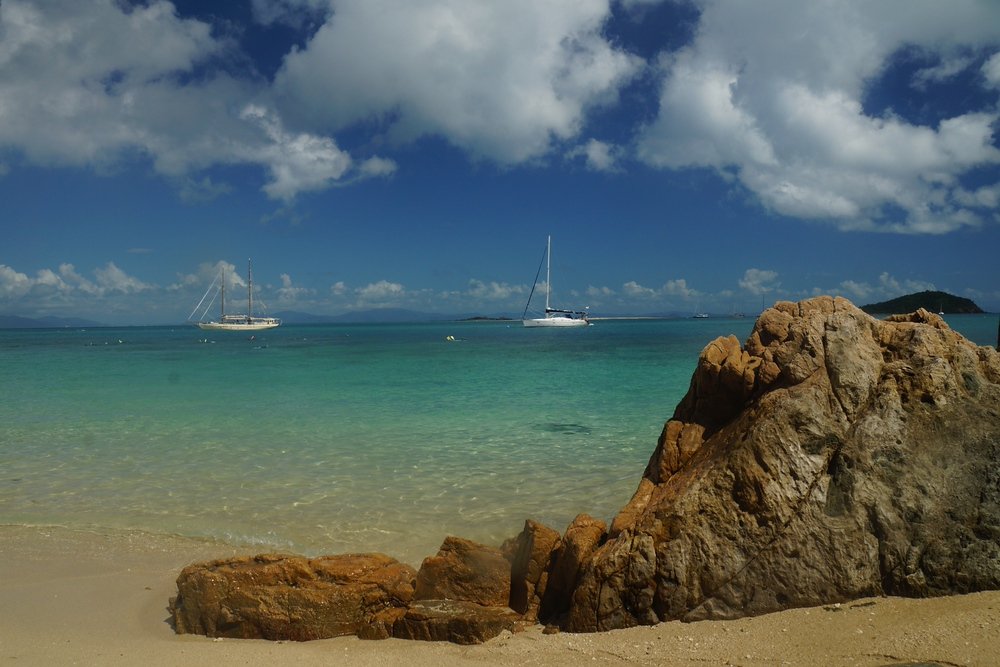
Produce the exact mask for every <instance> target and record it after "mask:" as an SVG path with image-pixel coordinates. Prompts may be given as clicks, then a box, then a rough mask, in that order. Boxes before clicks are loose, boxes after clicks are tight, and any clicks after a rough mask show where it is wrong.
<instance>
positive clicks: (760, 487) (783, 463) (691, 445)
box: [549, 297, 1000, 631]
mask: <svg viewBox="0 0 1000 667" xmlns="http://www.w3.org/2000/svg"><path fill="white" fill-rule="evenodd" d="M553 579H554V575H550V578H549V591H552V590H553ZM996 588H1000V355H998V354H997V352H996V351H995V350H994V349H992V348H988V347H977V346H975V345H973V344H972V343H970V342H969V341H967V340H965V339H964V338H962V337H961V336H960V335H958V334H957V333H955V332H953V331H952V330H950V329H949V328H948V326H947V325H946V324H945V323H944V321H943V320H942V319H941V318H940V317H938V316H937V315H934V314H931V313H928V312H926V311H918V312H917V313H914V314H912V315H908V316H899V317H893V318H890V319H889V320H886V321H878V320H875V319H873V318H872V317H870V316H868V315H866V314H865V313H863V312H862V311H861V310H859V309H858V308H856V307H854V306H853V305H852V304H851V303H850V302H848V301H846V300H844V299H839V298H838V299H834V298H829V297H820V298H816V299H810V300H807V301H803V302H800V303H787V302H782V303H778V304H776V305H775V307H774V308H771V309H769V310H767V311H766V312H765V313H763V314H762V315H761V317H760V319H759V320H758V321H757V323H756V325H755V326H754V329H753V333H752V334H751V336H750V338H749V339H748V340H747V342H746V344H745V345H744V346H742V347H741V346H740V345H739V342H738V341H737V340H736V339H735V338H733V337H729V338H720V339H717V340H716V341H713V342H712V343H710V344H709V345H708V346H707V347H706V348H705V350H704V351H703V352H702V354H701V357H700V358H699V362H698V367H697V370H696V371H695V373H694V376H693V377H692V380H691V385H690V388H689V390H688V392H687V395H686V396H685V397H684V399H683V401H682V402H681V403H680V405H679V406H678V407H677V409H676V411H675V413H674V416H673V419H671V420H670V421H669V422H667V424H666V426H665V427H664V429H663V433H662V435H661V437H660V441H659V443H658V445H657V448H656V450H655V452H654V454H653V456H652V458H651V459H650V462H649V465H648V466H647V468H646V472H645V474H644V476H643V479H642V481H641V482H640V484H639V488H638V489H637V490H636V493H635V495H634V496H633V498H632V500H631V501H630V502H629V504H628V505H627V506H626V507H625V508H624V509H623V510H622V511H621V513H620V514H619V515H618V516H617V517H616V518H615V520H614V522H613V523H612V526H611V529H610V531H609V538H608V539H607V540H606V541H605V542H604V543H603V544H601V545H600V546H599V547H598V548H597V550H596V551H595V552H594V553H593V555H592V556H591V557H590V558H589V559H587V560H586V562H585V563H584V564H583V568H582V573H581V575H580V580H579V584H577V585H576V587H575V588H574V589H573V592H572V604H571V608H570V610H569V617H568V620H567V622H566V627H567V628H568V629H570V630H574V631H595V630H606V629H611V628H620V627H625V626H631V625H637V624H648V623H655V622H657V621H660V620H668V619H678V618H679V619H685V620H698V619H706V618H733V617H738V616H744V615H753V614H760V613H765V612H771V611H776V610H779V609H784V608H789V607H797V606H808V605H817V604H823V603H830V602H836V601H843V600H848V599H852V598H858V597H862V596H867V595H878V594H890V595H904V596H926V595H942V594H949V593H964V592H970V591H978V590H985V589H996Z"/></svg>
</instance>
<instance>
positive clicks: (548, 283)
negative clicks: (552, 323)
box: [545, 234, 552, 315]
mask: <svg viewBox="0 0 1000 667" xmlns="http://www.w3.org/2000/svg"><path fill="white" fill-rule="evenodd" d="M551 276H552V235H551V234H549V242H548V245H547V246H546V250H545V314H546V315H548V314H549V293H550V292H552V278H551Z"/></svg>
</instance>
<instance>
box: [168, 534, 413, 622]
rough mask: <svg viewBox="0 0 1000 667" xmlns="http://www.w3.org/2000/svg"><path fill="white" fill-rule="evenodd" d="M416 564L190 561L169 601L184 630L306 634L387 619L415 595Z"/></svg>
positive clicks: (362, 557) (366, 558)
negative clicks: (193, 563) (391, 612)
mask: <svg viewBox="0 0 1000 667" xmlns="http://www.w3.org/2000/svg"><path fill="white" fill-rule="evenodd" d="M415 575H416V572H415V570H414V569H413V568H412V567H410V566H409V565H405V564H403V563H400V562H398V561H396V560H395V559H393V558H390V557H389V556H385V555H382V554H346V555H340V556H325V557H322V558H311V559H310V558H304V557H298V556H282V555H275V554H264V555H260V556H254V557H242V558H231V559H225V560H216V561H212V562H208V563H200V564H195V565H190V566H188V567H186V568H184V569H183V570H182V571H181V573H180V576H178V578H177V591H178V593H177V597H175V598H174V599H172V600H171V603H170V611H171V615H172V617H173V622H174V628H175V630H176V631H177V633H179V634H185V633H191V634H202V635H207V636H209V637H233V638H245V639H272V640H279V639H284V640H294V641H306V640H310V639H321V638H326V637H337V636H340V635H351V634H356V633H358V632H359V631H360V630H361V629H362V628H367V627H368V626H369V625H371V624H373V623H375V624H376V625H377V624H378V622H379V621H378V619H382V621H381V623H382V625H383V626H384V625H385V622H386V621H385V618H386V617H385V614H386V613H387V612H389V611H391V610H394V609H400V608H405V607H406V605H407V604H408V603H409V602H410V600H411V599H412V597H413V581H414V577H415Z"/></svg>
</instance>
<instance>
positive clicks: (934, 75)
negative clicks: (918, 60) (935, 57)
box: [913, 55, 972, 88]
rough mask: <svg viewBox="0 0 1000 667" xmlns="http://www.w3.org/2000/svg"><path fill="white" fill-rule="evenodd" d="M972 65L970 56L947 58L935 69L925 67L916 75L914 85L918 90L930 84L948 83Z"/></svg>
mask: <svg viewBox="0 0 1000 667" xmlns="http://www.w3.org/2000/svg"><path fill="white" fill-rule="evenodd" d="M971 64H972V58H970V57H968V56H962V55H955V56H947V57H945V58H943V59H942V60H941V62H940V63H938V64H937V65H935V66H934V67H925V68H924V69H922V70H920V71H918V72H917V73H916V74H914V75H913V85H914V86H915V87H917V88H926V87H927V85H928V84H931V83H939V82H941V81H946V80H948V79H950V78H952V77H953V76H955V75H956V74H959V73H960V72H962V71H964V70H965V69H967V68H968V67H969V65H971Z"/></svg>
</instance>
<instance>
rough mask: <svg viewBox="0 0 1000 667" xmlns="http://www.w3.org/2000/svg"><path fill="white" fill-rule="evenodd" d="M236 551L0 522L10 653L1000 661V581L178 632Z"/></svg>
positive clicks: (438, 659) (134, 657) (267, 660)
mask: <svg viewBox="0 0 1000 667" xmlns="http://www.w3.org/2000/svg"><path fill="white" fill-rule="evenodd" d="M235 553H236V552H235V551H234V550H233V549H232V548H231V547H227V546H225V545H220V544H214V543H207V542H197V541H191V540H184V539H179V538H169V537H161V536H151V535H147V534H142V533H116V534H110V535H108V534H98V533H90V532H85V531H78V530H68V529H63V528H25V527H16V526H0V665H18V666H21V665H73V664H79V665H142V666H143V667H153V666H155V665H185V666H187V665H213V666H215V665H220V666H225V665H258V664H267V665H284V664H288V665H332V664H349V665H418V666H420V665H433V666H434V667H442V666H443V665H493V664H497V665H518V666H521V665H566V666H570V665H572V666H573V667H579V666H580V665H583V664H588V665H597V664H620V663H629V664H639V665H779V664H789V665H890V664H912V663H924V664H942V665H998V664H1000V592H989V593H977V594H973V595H965V596H955V597H948V598H936V599H930V600H907V599H899V598H872V599H866V600H858V601H855V602H851V603H845V604H842V605H836V606H834V605H831V606H828V607H819V608H813V609H797V610H793V611H787V612H781V613H777V614H770V615H767V616H761V617H758V618H752V619H740V620H737V621H712V622H701V623H689V624H684V623H679V622H672V623H662V624H660V625H657V626H653V627H643V628H632V629H628V630H618V631H614V632H607V633H600V634H590V635H574V634H568V633H563V634H555V635H544V634H542V633H541V629H540V628H537V627H536V628H531V629H529V630H527V631H525V632H523V633H519V634H516V635H513V636H508V635H504V636H501V637H498V638H496V639H494V640H492V641H490V642H488V643H486V644H483V645H481V646H456V645H452V644H447V643H436V642H435V643H431V642H409V641H403V640H396V639H392V640H387V641H361V640H359V639H356V638H353V637H342V638H337V639H328V640H323V641H315V642H307V643H294V642H267V641H258V640H232V639H226V640H212V639H209V638H206V637H200V636H191V635H185V636H178V635H175V634H174V632H173V630H172V629H171V627H170V625H169V624H168V623H167V617H168V614H167V609H166V607H167V601H168V599H169V598H170V596H172V595H173V594H174V593H175V592H176V589H175V587H174V580H175V578H176V576H177V574H178V573H179V572H180V569H181V568H182V567H183V566H184V565H186V564H188V563H190V562H193V561H196V560H205V559H209V558H216V557H223V556H228V555H233V554H235Z"/></svg>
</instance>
